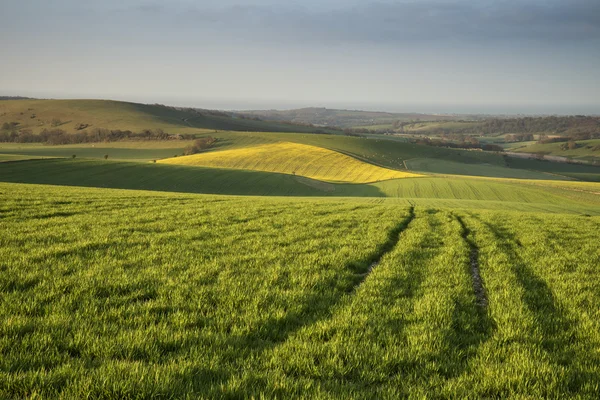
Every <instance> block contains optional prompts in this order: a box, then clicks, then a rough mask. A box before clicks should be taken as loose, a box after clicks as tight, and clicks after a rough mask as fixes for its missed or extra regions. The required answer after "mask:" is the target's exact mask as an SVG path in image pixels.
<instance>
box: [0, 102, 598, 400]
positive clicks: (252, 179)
mask: <svg viewBox="0 0 600 400" xmlns="http://www.w3.org/2000/svg"><path fill="white" fill-rule="evenodd" d="M28 102H29V103H22V104H21V106H22V105H27V107H28V108H27V111H26V112H24V113H23V115H21V114H20V113H19V112H18V110H15V109H6V107H7V106H6V105H7V104H9V105H11V104H12V105H11V106H10V107H13V105H14V104H16V103H17V102H0V107H5V108H4V109H1V108H0V116H1V118H5V117H6V118H15V116H16V115H19V117H22V118H23V119H26V118H28V119H30V120H35V119H36V118H38V119H40V121H41V122H43V123H45V121H46V119H49V118H50V116H51V115H55V114H56V113H57V109H56V107H59V111H60V110H63V111H64V110H71V111H70V112H73V110H76V113H74V114H64V115H62V114H61V116H60V118H61V121H62V120H64V121H65V122H64V123H65V124H66V125H67V127H68V125H69V124H72V125H73V126H74V124H75V123H79V122H85V123H87V121H83V120H80V117H81V116H86V118H89V120H90V121H94V122H93V124H96V123H98V124H100V123H102V124H104V123H113V122H114V123H115V128H116V129H137V128H131V127H133V126H138V127H141V125H135V124H140V123H142V122H143V123H148V124H150V125H149V126H144V127H142V128H157V127H163V128H166V129H165V130H168V127H169V126H170V127H181V132H182V133H183V132H188V133H195V134H196V133H197V134H198V135H211V136H213V137H215V138H217V141H216V143H215V144H214V146H213V147H211V148H210V149H209V150H207V151H205V152H202V153H199V154H196V155H193V156H185V157H184V156H181V154H182V153H183V148H184V147H185V146H186V145H187V144H189V142H186V141H162V142H159V141H130V142H114V143H93V144H83V145H70V146H46V145H39V144H27V145H24V144H14V143H11V144H0V399H5V398H6V399H22V398H31V399H34V398H64V399H71V398H92V399H100V398H108V399H148V398H188V399H196V398H269V399H270V398H280V399H287V398H307V399H308V398H310V399H313V398H317V399H338V398H348V399H371V398H390V399H395V398H436V399H442V398H448V399H450V398H474V399H475V398H476V399H479V398H519V399H537V398H578V399H588V398H590V399H592V398H597V397H598V393H600V353H599V349H600V333H599V332H600V322H599V321H600V294H599V293H600V252H599V250H598V239H599V238H598V232H599V231H600V168H598V167H594V166H585V165H572V164H566V163H562V164H561V163H551V162H545V161H538V160H526V159H518V158H507V157H503V156H502V155H500V154H495V153H489V152H481V151H466V150H457V149H445V148H437V147H430V146H422V145H416V144H412V143H410V142H407V141H406V140H404V139H403V138H400V139H398V138H388V137H375V136H374V137H371V138H369V139H366V138H359V137H350V136H343V135H321V134H302V133H285V132H276V133H271V132H232V131H219V132H214V131H210V132H208V131H207V130H206V128H207V127H208V126H211V125H210V124H217V123H218V124H220V125H219V126H225V125H223V124H224V123H234V124H237V122H235V120H232V119H227V121H222V120H219V121H216V120H214V119H210V118H209V120H210V121H207V120H192V119H188V116H184V115H183V114H181V113H182V112H183V113H186V112H184V111H178V110H175V109H171V108H166V107H162V106H141V105H136V104H133V103H118V102H99V103H94V102H92V101H90V102H86V101H83V102H81V101H78V102H76V103H74V104H68V103H61V102H46V101H42V102H39V103H35V101H28ZM44 107H48V108H47V109H45V108H44ZM52 107H55V108H52ZM61 107H62V108H61ZM86 107H88V108H86ZM29 112H30V113H35V118H31V117H30V116H29V115H27V113H29ZM3 113H4V115H2V114H3ZM186 115H187V114H186ZM69 118H70V119H69ZM92 118H96V119H92ZM198 118H201V117H198ZM211 118H213V117H211ZM214 118H218V117H214ZM246 121H247V120H244V121H241V122H240V123H241V124H245V123H246ZM0 122H1V121H0ZM248 123H251V124H253V123H259V121H254V122H252V121H249V122H248ZM451 123H453V122H451ZM127 124H131V127H130V128H127V126H121V125H127ZM182 124H183V125H182ZM117 125H119V126H118V127H117ZM214 126H216V125H214ZM228 126H229V127H228V128H226V129H237V128H240V129H242V128H243V127H244V126H245V127H246V128H251V127H249V126H247V125H235V126H231V125H228ZM42 127H43V126H42V125H40V126H39V127H38V128H39V129H41V128H42ZM103 127H106V126H103ZM200 127H203V129H200ZM258 127H259V125H255V126H254V128H257V129H258ZM271 127H273V125H272V126H271ZM38 128H36V129H38ZM177 129H179V128H177ZM215 129H216V128H215ZM250 130H255V129H250ZM171 133H179V131H173V132H171ZM72 155H75V156H76V157H75V158H72ZM105 155H108V158H107V159H106V160H105V159H104V156H105ZM175 156H177V157H175ZM153 160H157V162H151V161H153ZM149 161H150V162H149ZM407 169H408V171H407ZM417 171H418V172H417ZM583 181H587V182H583ZM595 181H597V182H595Z"/></svg>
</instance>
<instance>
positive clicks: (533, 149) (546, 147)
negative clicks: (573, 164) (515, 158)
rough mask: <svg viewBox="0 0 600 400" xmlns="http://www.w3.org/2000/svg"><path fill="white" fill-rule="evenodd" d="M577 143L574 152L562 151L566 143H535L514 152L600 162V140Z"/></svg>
mask: <svg viewBox="0 0 600 400" xmlns="http://www.w3.org/2000/svg"><path fill="white" fill-rule="evenodd" d="M575 143H576V145H577V148H575V149H572V150H562V149H561V148H560V146H561V145H564V144H565V142H560V143H547V144H539V143H535V142H533V143H530V144H528V145H526V146H523V147H519V148H516V149H514V151H516V152H523V153H543V154H546V155H551V156H559V157H568V158H573V159H581V160H588V161H600V139H591V140H578V141H576V142H575Z"/></svg>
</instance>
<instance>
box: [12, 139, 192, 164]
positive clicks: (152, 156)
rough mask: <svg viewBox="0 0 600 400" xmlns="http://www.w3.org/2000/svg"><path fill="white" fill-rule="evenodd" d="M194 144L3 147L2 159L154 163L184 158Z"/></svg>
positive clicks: (124, 143) (175, 142)
mask: <svg viewBox="0 0 600 400" xmlns="http://www.w3.org/2000/svg"><path fill="white" fill-rule="evenodd" d="M190 143H191V141H186V140H172V141H167V140H164V141H131V142H127V141H122V142H110V143H82V144H73V145H64V146H49V145H43V144H23V143H0V156H2V155H7V156H10V155H11V154H20V155H28V156H32V158H33V157H67V158H69V157H72V156H73V155H75V156H76V157H77V158H99V159H102V158H104V156H105V155H108V159H109V160H127V161H151V160H158V159H161V158H168V157H173V156H175V155H181V154H183V149H184V148H185V146H187V145H188V144H190Z"/></svg>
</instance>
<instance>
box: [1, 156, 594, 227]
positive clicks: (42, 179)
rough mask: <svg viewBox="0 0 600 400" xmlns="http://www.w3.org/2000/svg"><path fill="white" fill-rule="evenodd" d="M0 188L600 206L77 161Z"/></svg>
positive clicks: (490, 185) (4, 172) (492, 184)
mask: <svg viewBox="0 0 600 400" xmlns="http://www.w3.org/2000/svg"><path fill="white" fill-rule="evenodd" d="M0 182H14V183H36V184H52V185H67V186H86V187H105V188H116V189H142V190H154V191H169V192H188V193H204V194H227V195H253V196H308V197H365V198H381V199H383V198H387V199H389V200H392V199H394V201H400V202H403V203H405V204H408V203H407V202H408V201H413V202H414V201H418V202H419V203H420V204H440V202H442V203H444V204H446V205H447V206H448V207H455V208H472V207H475V208H485V209H488V208H492V209H507V210H510V209H513V210H524V211H535V210H538V211H553V212H567V213H570V212H576V213H585V214H594V215H595V214H596V213H597V212H598V209H597V207H598V205H600V196H598V193H600V184H598V183H588V182H570V181H542V180H537V181H528V180H506V179H487V178H479V179H478V178H465V177H460V176H430V177H419V178H402V179H393V180H388V181H383V182H376V183H371V184H335V183H326V182H322V181H316V180H312V179H308V178H304V177H299V176H292V175H288V174H278V173H270V172H261V171H248V170H235V169H218V168H204V167H189V166H180V165H166V164H159V163H156V164H152V163H150V164H149V163H136V162H115V161H112V162H111V161H87V160H77V159H76V160H63V159H55V160H32V161H22V162H18V163H2V164H1V165H0Z"/></svg>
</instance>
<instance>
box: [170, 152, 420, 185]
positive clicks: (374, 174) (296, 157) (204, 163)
mask: <svg viewBox="0 0 600 400" xmlns="http://www.w3.org/2000/svg"><path fill="white" fill-rule="evenodd" d="M160 163H164V164H170V165H188V166H201V167H216V168H234V169H240V170H252V171H265V172H278V173H283V174H291V175H299V176H304V177H307V178H311V179H317V180H321V181H326V182H347V183H368V182H377V181H384V180H389V179H398V178H414V177H418V176H419V175H417V174H412V173H409V172H403V171H396V170H392V169H389V168H381V167H378V166H376V165H373V164H370V163H367V162H363V161H359V160H357V159H355V158H354V157H350V156H347V155H345V154H342V153H340V152H337V151H332V150H329V149H325V148H322V147H317V146H309V145H305V144H298V143H290V142H279V143H273V144H263V145H258V146H248V147H245V148H241V149H233V150H222V151H211V152H205V153H201V154H194V155H189V156H185V157H174V158H169V159H166V160H161V161H160Z"/></svg>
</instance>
